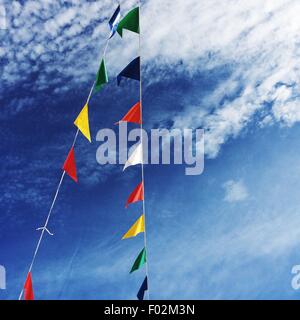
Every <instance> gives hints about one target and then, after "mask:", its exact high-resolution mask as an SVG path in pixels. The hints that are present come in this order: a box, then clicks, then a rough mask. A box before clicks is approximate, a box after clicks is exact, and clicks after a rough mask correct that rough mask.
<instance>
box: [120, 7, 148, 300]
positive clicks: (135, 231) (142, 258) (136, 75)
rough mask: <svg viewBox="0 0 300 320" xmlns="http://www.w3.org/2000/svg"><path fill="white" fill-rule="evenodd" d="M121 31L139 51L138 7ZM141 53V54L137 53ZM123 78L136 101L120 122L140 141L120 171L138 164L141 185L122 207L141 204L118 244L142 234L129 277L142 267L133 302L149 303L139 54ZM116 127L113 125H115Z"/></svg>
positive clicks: (124, 20)
mask: <svg viewBox="0 0 300 320" xmlns="http://www.w3.org/2000/svg"><path fill="white" fill-rule="evenodd" d="M123 29H127V30H130V31H132V32H135V33H138V34H139V44H140V45H139V48H140V49H141V34H140V6H139V7H137V8H134V9H133V10H131V11H130V12H129V13H128V14H127V15H126V16H125V17H124V18H123V19H122V20H121V21H120V23H119V26H118V28H117V32H118V33H119V34H120V36H121V37H122V36H123ZM139 51H141V50H139ZM123 78H130V79H133V80H137V81H139V83H140V86H139V88H140V90H139V101H138V102H137V103H136V104H135V105H134V106H133V107H132V108H131V109H130V110H129V111H128V112H127V114H126V115H125V116H124V117H123V119H122V120H121V121H119V122H118V123H120V122H131V123H135V124H138V125H140V128H141V141H140V143H139V144H138V145H137V146H136V148H135V150H134V151H133V152H132V153H131V155H130V156H129V158H128V160H127V161H126V163H125V166H124V169H123V171H125V170H126V169H127V168H128V167H131V166H135V165H138V164H140V165H141V171H142V181H141V182H140V183H139V184H138V185H137V186H136V188H135V189H134V190H133V192H132V193H131V194H130V195H129V197H128V200H127V202H126V205H125V207H126V208H128V206H129V205H130V204H133V203H136V202H138V201H142V203H143V214H142V215H141V216H140V217H139V218H138V219H137V220H136V222H135V223H134V224H133V225H132V227H131V228H130V229H129V230H128V231H127V232H126V234H125V235H124V236H123V238H122V240H124V239H129V238H134V237H136V236H138V235H139V234H140V233H143V234H144V247H143V249H142V250H141V252H140V253H139V254H138V256H137V258H136V259H135V261H134V263H133V265H132V268H131V270H130V273H133V272H135V271H137V270H139V269H141V268H142V267H143V266H144V265H145V266H146V276H145V279H144V281H143V283H142V285H141V287H140V289H139V291H138V294H137V298H138V299H139V300H143V299H144V295H145V292H146V291H147V292H148V299H150V294H149V287H148V278H149V276H148V260H147V239H146V221H145V220H146V212H145V211H146V210H145V192H144V159H143V140H142V137H143V132H142V131H143V121H142V79H141V52H139V56H138V57H136V58H135V59H134V60H132V61H131V62H130V63H129V64H128V65H127V66H126V67H125V68H124V69H123V71H121V72H120V74H119V75H118V77H117V81H118V85H120V84H121V81H122V79H123ZM118 123H117V124H118Z"/></svg>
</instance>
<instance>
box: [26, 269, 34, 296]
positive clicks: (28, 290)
mask: <svg viewBox="0 0 300 320" xmlns="http://www.w3.org/2000/svg"><path fill="white" fill-rule="evenodd" d="M24 300H34V293H33V286H32V278H31V273H30V272H29V273H28V275H27V278H26V281H25V284H24Z"/></svg>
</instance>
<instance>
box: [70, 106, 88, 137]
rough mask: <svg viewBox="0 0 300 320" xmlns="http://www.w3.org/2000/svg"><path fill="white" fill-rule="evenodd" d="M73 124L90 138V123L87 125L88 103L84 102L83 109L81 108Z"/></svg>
mask: <svg viewBox="0 0 300 320" xmlns="http://www.w3.org/2000/svg"><path fill="white" fill-rule="evenodd" d="M74 124H75V126H76V127H77V128H78V129H79V130H80V131H81V133H82V134H83V135H84V136H85V137H86V138H87V139H88V140H89V142H92V140H91V133H90V125H89V108H88V104H86V105H85V106H84V107H83V109H82V110H81V112H80V114H79V116H78V117H77V119H76V120H75V122H74Z"/></svg>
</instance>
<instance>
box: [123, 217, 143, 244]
mask: <svg viewBox="0 0 300 320" xmlns="http://www.w3.org/2000/svg"><path fill="white" fill-rule="evenodd" d="M143 232H145V215H144V214H143V215H141V216H140V217H139V218H138V220H137V221H136V222H135V223H134V225H133V226H132V227H131V228H130V229H129V230H128V231H127V233H126V234H125V235H124V236H123V238H122V240H124V239H129V238H134V237H136V236H137V235H138V234H140V233H143Z"/></svg>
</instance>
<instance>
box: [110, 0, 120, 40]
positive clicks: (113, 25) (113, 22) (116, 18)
mask: <svg viewBox="0 0 300 320" xmlns="http://www.w3.org/2000/svg"><path fill="white" fill-rule="evenodd" d="M120 19H121V13H120V5H119V6H118V8H117V9H116V11H115V13H114V14H113V15H112V17H111V18H110V20H109V22H108V24H109V27H110V30H111V34H110V37H109V39H110V38H112V37H113V36H114V34H115V33H116V31H117V28H118V25H119V22H120Z"/></svg>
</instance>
